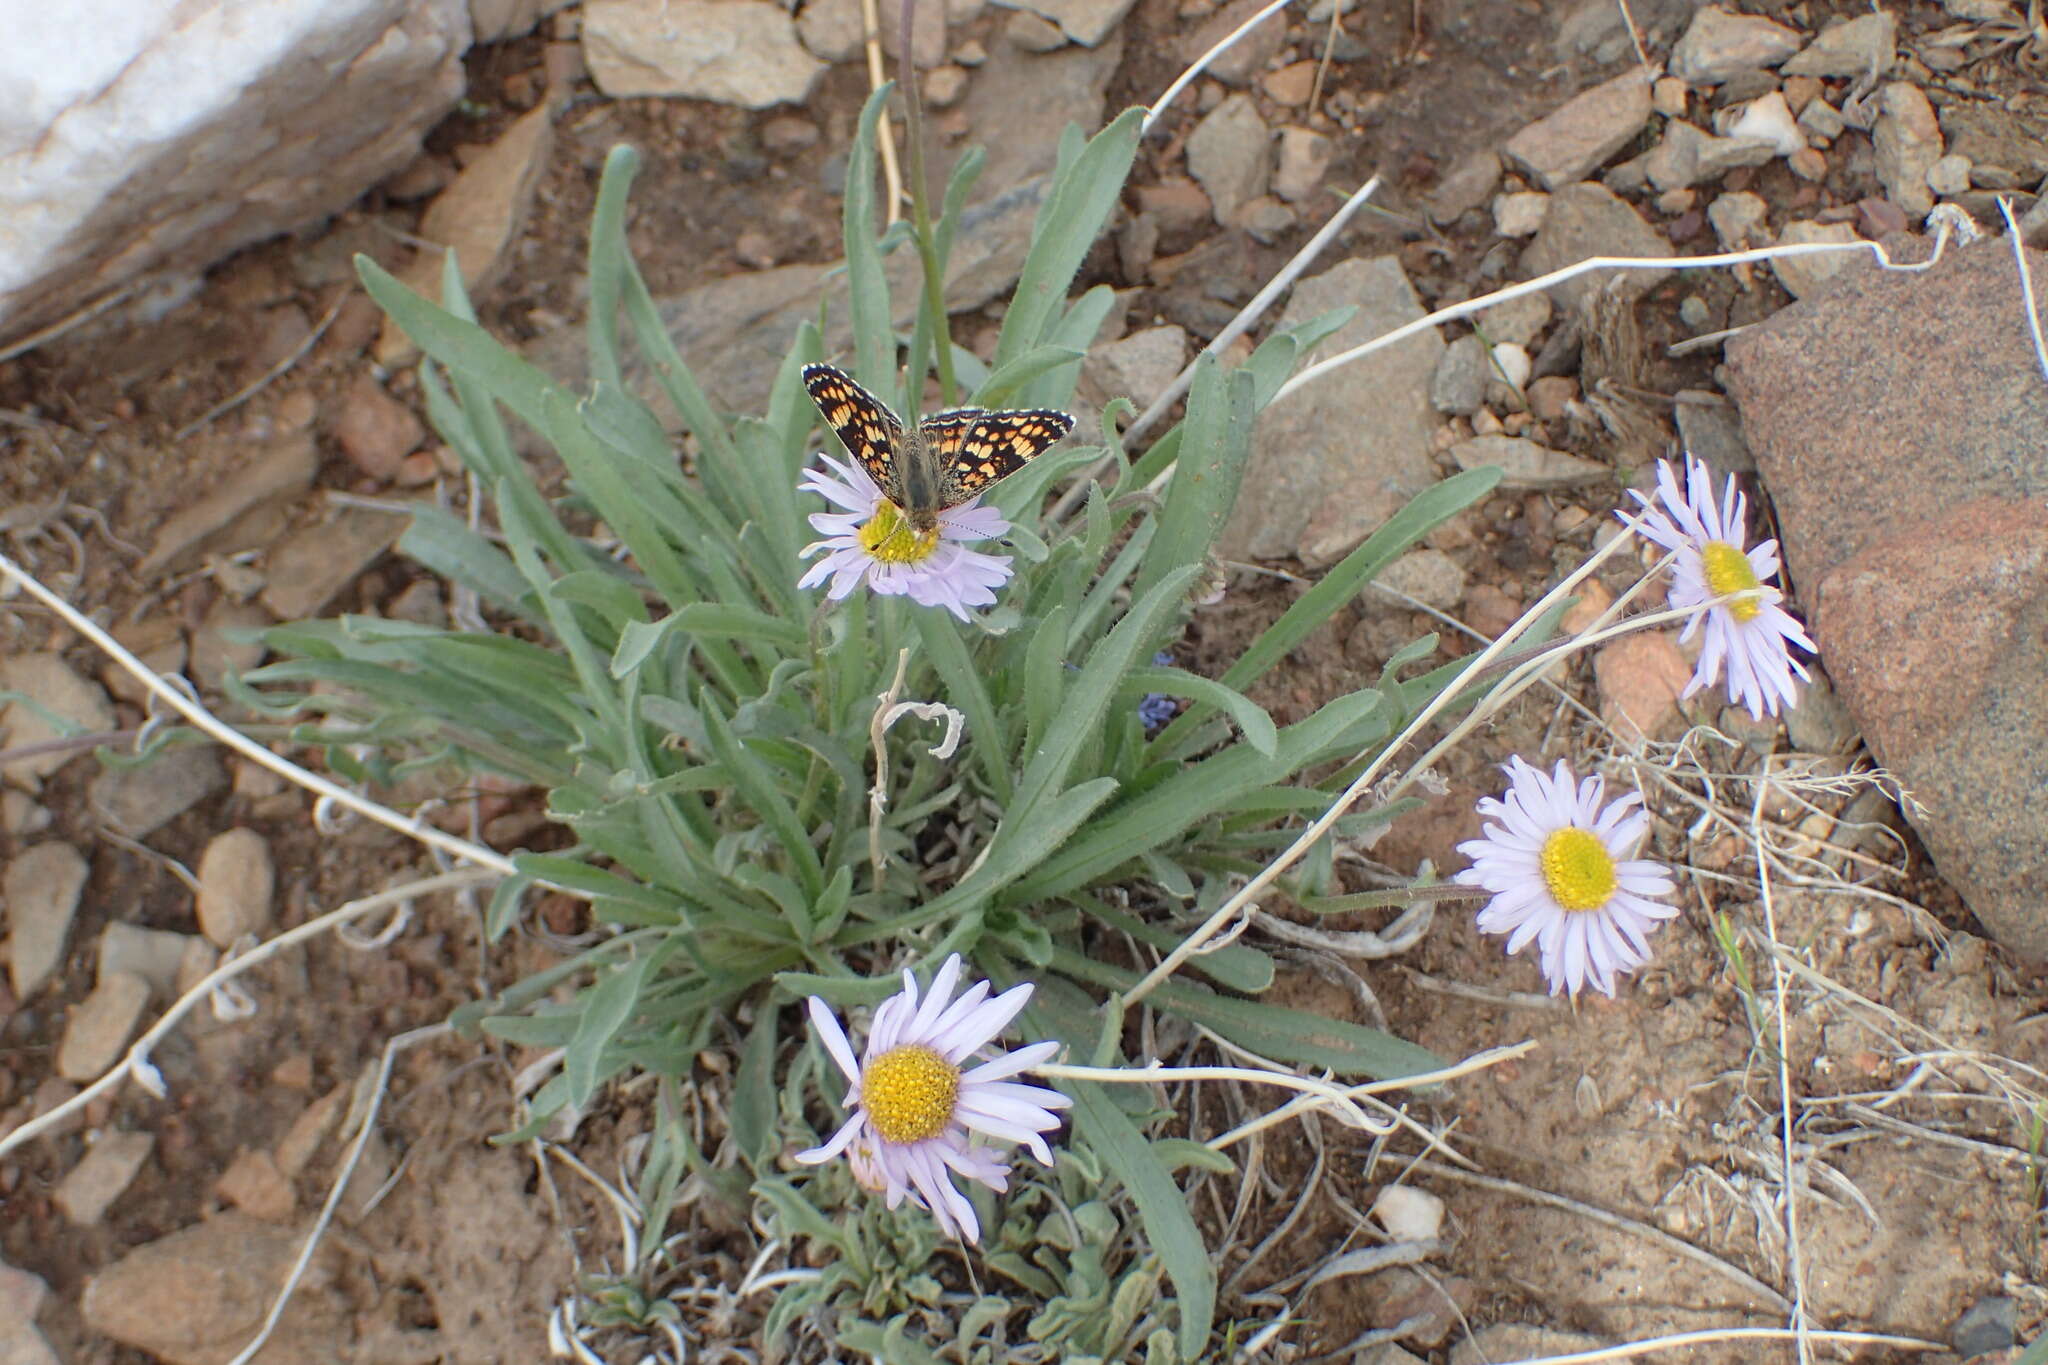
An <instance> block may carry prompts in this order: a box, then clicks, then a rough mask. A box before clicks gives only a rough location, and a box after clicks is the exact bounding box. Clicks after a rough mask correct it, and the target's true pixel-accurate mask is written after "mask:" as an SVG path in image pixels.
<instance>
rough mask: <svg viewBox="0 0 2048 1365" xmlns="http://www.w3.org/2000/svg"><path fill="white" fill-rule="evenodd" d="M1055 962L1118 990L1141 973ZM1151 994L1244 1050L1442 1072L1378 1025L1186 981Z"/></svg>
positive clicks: (1353, 1070)
mask: <svg viewBox="0 0 2048 1365" xmlns="http://www.w3.org/2000/svg"><path fill="white" fill-rule="evenodd" d="M1052 967H1053V970H1055V971H1056V972H1058V973H1059V974H1060V975H1062V976H1066V977H1070V978H1072V979H1073V980H1074V981H1077V982H1082V983H1085V984H1088V985H1092V986H1095V987H1097V988H1098V989H1101V990H1107V991H1115V992H1118V993H1122V992H1125V991H1129V990H1130V989H1131V988H1132V987H1134V986H1136V985H1137V984H1138V980H1139V977H1138V974H1137V973H1135V972H1132V971H1129V970H1127V969H1125V968H1122V967H1117V966H1114V965H1112V964H1110V963H1106V962H1099V961H1097V960H1096V959H1094V958H1092V957H1090V956H1088V955H1087V954H1086V953H1080V952H1076V951H1074V950H1073V949H1071V948H1057V949H1055V950H1054V953H1053V962H1052ZM1145 998H1146V1001H1147V1002H1148V1003H1150V1004H1151V1005H1153V1006H1155V1007H1156V1008H1159V1009H1162V1010H1165V1011H1167V1012H1168V1013H1171V1014H1177V1015H1179V1016H1181V1017H1182V1018H1183V1019H1188V1020H1192V1021H1193V1022H1195V1023H1197V1024H1200V1025H1202V1026H1203V1027H1205V1028H1211V1029H1214V1030H1216V1032H1217V1033H1219V1034H1221V1035H1222V1036H1223V1037H1225V1038H1228V1039H1229V1040H1230V1041H1231V1042H1233V1043H1236V1044H1237V1045H1238V1046H1240V1047H1244V1048H1248V1049H1249V1050H1251V1051H1253V1052H1256V1053H1258V1054H1259V1055H1260V1056H1263V1057H1271V1058H1274V1059H1276V1060H1279V1061H1283V1062H1288V1063H1290V1064H1292V1065H1295V1066H1304V1067H1321V1068H1327V1069H1328V1070H1330V1071H1333V1072H1336V1073H1337V1074H1338V1075H1340V1076H1367V1077H1370V1078H1372V1079H1373V1080H1378V1081H1391V1080H1399V1079H1400V1078H1401V1077H1403V1076H1420V1075H1423V1074H1425V1073H1427V1072H1431V1071H1438V1070H1441V1069H1442V1068H1443V1065H1444V1063H1443V1059H1442V1058H1440V1057H1438V1056H1437V1055H1436V1054H1435V1053H1433V1052H1430V1051H1429V1050H1428V1049H1426V1048H1420V1047H1417V1046H1416V1045H1415V1044H1413V1043H1410V1042H1406V1041H1403V1040H1402V1039H1399V1038H1396V1037H1394V1036H1393V1035H1392V1034H1388V1033H1382V1032H1380V1031H1379V1030H1378V1029H1371V1028H1366V1027H1364V1026H1363V1025H1360V1024H1352V1023H1347V1022H1346V1021H1344V1020H1342V1019H1329V1018H1325V1017H1324V1016H1322V1015H1320V1014H1310V1013H1308V1012H1306V1011H1303V1010H1291V1009H1286V1008H1284V1007H1282V1006H1279V1005H1267V1004H1262V1003H1260V1002H1258V1001H1255V1000H1238V999H1235V998H1233V997H1230V996H1226V995H1218V994H1217V993H1216V992H1214V991H1210V990H1204V989H1203V988H1201V987H1200V986H1197V985H1194V984H1192V983H1190V982H1187V981H1184V980H1175V981H1168V982H1165V983H1163V984H1162V985H1160V986H1158V987H1157V988H1156V989H1154V990H1153V992H1152V993H1151V994H1150V995H1148V996H1146V997H1145Z"/></svg>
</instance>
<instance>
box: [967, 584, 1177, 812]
mask: <svg viewBox="0 0 2048 1365" xmlns="http://www.w3.org/2000/svg"><path fill="white" fill-rule="evenodd" d="M1199 571H1200V569H1199V566H1197V565H1192V564H1188V565H1182V566H1181V567H1179V568H1177V569H1174V570H1172V571H1170V572H1169V573H1168V574H1167V575H1166V576H1165V578H1164V579H1162V580H1161V581H1160V582H1159V583H1158V585H1157V586H1156V587H1154V588H1153V589H1152V591H1151V592H1149V593H1146V594H1145V595H1144V596H1142V597H1140V598H1139V599H1138V601H1137V602H1136V603H1135V604H1134V605H1133V606H1132V607H1131V609H1130V611H1128V612H1127V613H1125V615H1124V619H1123V620H1121V621H1119V622H1117V624H1116V627H1115V628H1114V629H1113V630H1111V631H1110V632H1109V634H1108V635H1107V636H1105V637H1104V638H1103V641H1102V643H1101V644H1099V645H1097V646H1096V647H1095V649H1094V650H1093V651H1092V652H1091V653H1090V654H1089V655H1088V661H1087V663H1085V664H1083V665H1082V667H1081V672H1080V676H1079V677H1077V678H1076V679H1074V681H1073V683H1072V685H1071V686H1070V687H1069V688H1068V689H1067V701H1066V704H1065V705H1064V706H1063V707H1062V714H1061V717H1060V724H1058V725H1056V726H1053V727H1052V728H1051V730H1050V732H1049V733H1048V734H1047V735H1046V736H1045V737H1044V742H1042V743H1041V744H1039V745H1038V747H1037V748H1036V750H1035V751H1034V752H1032V753H1031V754H1030V755H1029V757H1028V759H1027V761H1026V762H1025V764H1024V775H1023V776H1022V777H1021V778H1019V779H1018V782H1017V794H1016V797H1015V798H1014V800H1013V801H1012V802H1011V806H1010V811H1011V814H1012V815H1013V816H1014V815H1016V814H1018V813H1020V812H1026V813H1028V812H1029V811H1030V809H1031V807H1032V805H1033V804H1034V803H1036V802H1038V801H1040V800H1043V799H1044V798H1046V797H1047V796H1049V795H1050V794H1051V793H1053V792H1056V791H1058V790H1059V789H1060V787H1061V786H1063V785H1064V784H1065V782H1066V779H1067V774H1068V773H1069V772H1070V771H1071V770H1072V769H1073V766H1074V763H1075V760H1077V759H1078V758H1079V757H1080V756H1081V753H1082V751H1083V749H1084V748H1086V747H1087V746H1089V745H1092V744H1095V743H1097V742H1098V737H1099V732H1100V730H1101V727H1102V716H1103V712H1104V711H1106V710H1107V709H1108V708H1109V703H1110V699H1111V698H1112V697H1114V696H1115V695H1116V690H1117V685H1118V684H1119V683H1120V682H1121V681H1122V679H1123V677H1124V675H1125V674H1126V673H1128V672H1130V670H1131V668H1132V666H1133V665H1134V664H1135V663H1136V661H1137V660H1138V659H1139V658H1140V657H1146V656H1149V654H1150V651H1151V649H1152V646H1153V642H1154V641H1155V640H1157V639H1159V638H1161V637H1162V636H1163V634H1164V632H1165V623H1166V622H1167V621H1169V620H1170V619H1172V617H1173V616H1174V614H1175V613H1176V612H1177V611H1178V610H1179V608H1180V603H1181V595H1182V593H1184V592H1185V591H1186V589H1187V586H1188V584H1190V583H1192V582H1193V581H1194V579H1195V575H1196V574H1197V573H1198V572H1199ZM1008 824H1009V821H1008V820H1005V821H1004V826H1005V827H1007V826H1008ZM1002 838H1003V833H1002V829H1001V828H999V829H998V830H997V832H996V842H997V843H1001V842H1002Z"/></svg>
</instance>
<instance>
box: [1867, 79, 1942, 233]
mask: <svg viewBox="0 0 2048 1365" xmlns="http://www.w3.org/2000/svg"><path fill="white" fill-rule="evenodd" d="M1878 110H1879V112H1878V116H1877V126H1876V127H1874V128H1873V129H1872V130H1871V134H1870V144H1871V147H1872V149H1873V150H1874V151H1875V152H1876V153H1877V180H1878V183H1879V184H1881V185H1883V186H1884V189H1885V197H1886V198H1888V199H1890V200H1891V201H1892V202H1893V203H1894V204H1897V205H1898V206H1899V207H1900V208H1902V209H1904V210H1905V211H1906V217H1907V218H1908V219H1911V220H1918V219H1920V218H1923V217H1925V216H1926V214H1927V211H1928V210H1929V209H1931V208H1933V207H1934V194H1933V192H1932V191H1931V190H1929V189H1928V188H1927V173H1928V172H1929V171H1930V170H1932V169H1933V168H1934V163H1935V162H1937V161H1939V160H1941V153H1942V145H1941V123H1940V121H1939V120H1937V119H1936V118H1935V115H1934V106H1933V105H1932V104H1930V103H1929V102H1928V99H1927V95H1926V93H1925V92H1924V91H1922V90H1921V89H1920V87H1919V86H1917V85H1911V84H1908V83H1907V82H1905V81H1893V82H1892V83H1891V84H1890V85H1887V86H1886V87H1885V88H1884V89H1883V91H1882V92H1880V94H1879V99H1878Z"/></svg>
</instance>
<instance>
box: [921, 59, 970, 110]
mask: <svg viewBox="0 0 2048 1365" xmlns="http://www.w3.org/2000/svg"><path fill="white" fill-rule="evenodd" d="M966 93H967V72H966V71H964V70H962V69H961V68H960V67H957V66H935V67H933V68H932V69H931V70H930V71H927V72H926V73H925V76H924V98H925V102H926V103H928V104H930V105H931V106H932V108H934V109H945V108H949V107H951V106H952V105H954V104H956V103H958V102H959V99H960V97H961V96H962V95H964V94H966Z"/></svg>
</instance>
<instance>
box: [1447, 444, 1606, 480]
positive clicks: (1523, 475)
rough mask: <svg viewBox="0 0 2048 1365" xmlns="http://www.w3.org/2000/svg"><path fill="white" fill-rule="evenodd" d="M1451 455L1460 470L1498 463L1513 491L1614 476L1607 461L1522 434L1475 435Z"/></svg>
mask: <svg viewBox="0 0 2048 1365" xmlns="http://www.w3.org/2000/svg"><path fill="white" fill-rule="evenodd" d="M1451 458H1452V459H1453V460H1456V461H1457V462H1458V468H1460V469H1484V468H1486V467H1487V466H1488V465H1495V466H1498V467H1499V469H1500V471H1501V480H1500V486H1501V487H1502V488H1505V489H1511V490H1512V489H1532V488H1571V487H1574V486H1576V485H1580V484H1590V483H1599V482H1603V481H1605V480H1609V479H1612V478H1613V477H1614V471H1613V470H1612V469H1610V468H1609V467H1607V466H1606V465H1604V464H1599V463H1596V462H1595V461H1592V460H1586V459H1581V458H1580V457H1579V456H1577V455H1567V454H1566V453H1565V452H1563V451H1561V450H1552V449H1551V448H1550V447H1549V446H1546V445H1544V444H1542V443H1541V442H1538V441H1531V440H1528V439H1526V438H1524V437H1520V436H1499V435H1488V436H1474V437H1473V438H1472V439H1471V440H1469V441H1460V442H1459V443H1458V444H1457V445H1454V446H1452V447H1451Z"/></svg>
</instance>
